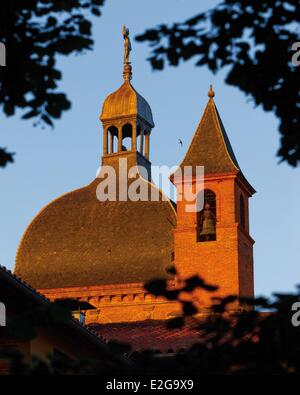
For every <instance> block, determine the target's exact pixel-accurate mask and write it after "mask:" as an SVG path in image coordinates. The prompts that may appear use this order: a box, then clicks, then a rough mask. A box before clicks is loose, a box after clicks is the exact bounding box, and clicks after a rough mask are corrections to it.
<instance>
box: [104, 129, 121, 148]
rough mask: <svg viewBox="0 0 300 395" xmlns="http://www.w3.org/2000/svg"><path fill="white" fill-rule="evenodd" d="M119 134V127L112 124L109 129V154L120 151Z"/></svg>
mask: <svg viewBox="0 0 300 395" xmlns="http://www.w3.org/2000/svg"><path fill="white" fill-rule="evenodd" d="M118 136H119V131H118V128H117V127H115V126H110V127H109V128H108V130H107V137H108V153H109V154H113V153H115V152H118Z"/></svg>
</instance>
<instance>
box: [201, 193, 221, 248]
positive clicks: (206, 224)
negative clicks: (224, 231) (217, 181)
mask: <svg viewBox="0 0 300 395" xmlns="http://www.w3.org/2000/svg"><path fill="white" fill-rule="evenodd" d="M203 203H204V204H203V209H202V210H201V211H199V212H198V213H197V240H198V241H202V242H204V241H215V240H216V239H217V233H216V223H217V202H216V194H215V193H214V192H213V191H211V190H210V189H205V190H204V202H203Z"/></svg>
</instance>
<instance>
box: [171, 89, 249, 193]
mask: <svg viewBox="0 0 300 395" xmlns="http://www.w3.org/2000/svg"><path fill="white" fill-rule="evenodd" d="M208 97H209V100H208V103H207V105H206V108H205V110H204V113H203V115H202V118H201V120H200V123H199V125H198V127H197V129H196V132H195V134H194V137H193V139H192V142H191V144H190V146H189V149H188V151H187V153H186V155H185V157H184V159H183V161H182V162H181V164H180V167H181V168H183V167H185V166H191V167H193V169H194V168H195V167H196V166H204V172H205V175H206V176H208V175H217V174H222V175H223V174H234V175H237V176H238V177H239V179H240V180H242V181H243V184H244V186H246V188H247V190H248V191H249V193H250V195H253V194H254V193H255V192H256V191H255V189H254V188H253V187H252V186H251V184H250V183H249V182H248V181H247V179H246V177H245V176H244V175H243V172H242V170H241V168H240V166H239V164H238V161H237V159H236V157H235V154H234V152H233V149H232V146H231V144H230V141H229V138H228V136H227V133H226V130H225V128H224V125H223V122H222V120H221V117H220V114H219V112H218V110H217V107H216V105H215V102H214V97H215V92H214V91H213V88H212V85H211V86H210V90H209V92H208ZM171 178H172V176H171Z"/></svg>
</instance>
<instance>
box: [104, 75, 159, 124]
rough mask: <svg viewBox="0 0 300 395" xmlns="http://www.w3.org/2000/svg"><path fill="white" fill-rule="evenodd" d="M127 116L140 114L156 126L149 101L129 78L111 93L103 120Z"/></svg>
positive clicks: (105, 103) (106, 102)
mask: <svg viewBox="0 0 300 395" xmlns="http://www.w3.org/2000/svg"><path fill="white" fill-rule="evenodd" d="M125 116H126V117H127V116H140V117H142V118H143V120H144V121H146V122H147V123H148V124H149V125H150V126H151V127H152V128H153V127H154V122H153V117H152V110H151V108H150V105H149V104H148V103H147V101H146V100H145V99H144V98H143V97H142V96H141V95H140V94H139V93H138V92H137V91H136V90H135V89H134V87H133V86H132V85H131V83H130V81H129V80H125V81H124V83H123V85H122V86H121V87H120V88H119V89H118V90H117V91H116V92H114V93H112V94H111V95H109V96H108V97H107V98H106V100H105V102H104V104H103V108H102V114H101V116H100V119H101V121H102V122H104V121H108V120H114V119H118V118H121V117H125Z"/></svg>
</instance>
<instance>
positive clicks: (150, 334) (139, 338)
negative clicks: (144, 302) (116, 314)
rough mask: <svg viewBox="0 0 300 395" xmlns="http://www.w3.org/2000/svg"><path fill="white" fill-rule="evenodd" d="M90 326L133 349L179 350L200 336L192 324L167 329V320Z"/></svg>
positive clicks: (110, 339)
mask: <svg viewBox="0 0 300 395" xmlns="http://www.w3.org/2000/svg"><path fill="white" fill-rule="evenodd" d="M90 327H91V328H92V329H93V330H95V331H96V332H97V333H98V334H99V335H101V336H102V337H103V338H104V339H105V340H106V341H118V342H120V343H126V344H129V345H131V347H132V351H143V350H154V351H160V352H168V351H173V352H177V351H180V350H183V349H187V348H190V347H191V346H192V345H193V344H194V343H196V342H197V340H198V338H199V334H198V332H197V330H196V329H195V328H193V326H192V325H190V326H185V327H184V328H182V329H167V327H166V321H150V320H149V321H141V322H134V323H117V324H105V325H104V324H103V325H102V324H91V325H90Z"/></svg>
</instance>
